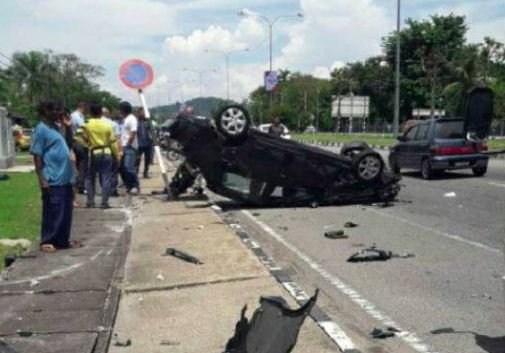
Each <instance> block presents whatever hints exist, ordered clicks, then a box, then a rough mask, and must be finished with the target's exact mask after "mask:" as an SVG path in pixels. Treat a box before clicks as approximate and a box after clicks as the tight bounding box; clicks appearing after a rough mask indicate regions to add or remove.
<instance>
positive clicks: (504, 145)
mask: <svg viewBox="0 0 505 353" xmlns="http://www.w3.org/2000/svg"><path fill="white" fill-rule="evenodd" d="M293 139H294V140H297V141H300V142H304V141H317V142H330V143H349V142H353V141H364V142H366V143H368V144H369V145H379V146H386V147H389V146H393V145H394V144H396V143H397V140H396V139H395V138H393V137H392V136H380V135H367V134H332V133H327V134H297V135H293ZM487 145H488V147H489V149H490V150H492V151H496V150H505V139H499V140H498V139H492V140H488V141H487Z"/></svg>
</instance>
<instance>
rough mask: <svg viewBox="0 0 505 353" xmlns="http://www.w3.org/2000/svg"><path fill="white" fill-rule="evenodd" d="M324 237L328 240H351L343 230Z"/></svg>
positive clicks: (325, 234) (327, 233) (331, 231)
mask: <svg viewBox="0 0 505 353" xmlns="http://www.w3.org/2000/svg"><path fill="white" fill-rule="evenodd" d="M324 237H325V238H328V239H334V240H336V239H349V236H348V235H346V234H345V233H344V231H343V230H330V231H328V232H325V233H324Z"/></svg>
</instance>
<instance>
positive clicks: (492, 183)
mask: <svg viewBox="0 0 505 353" xmlns="http://www.w3.org/2000/svg"><path fill="white" fill-rule="evenodd" d="M488 184H489V185H493V186H498V187H500V188H505V184H500V183H494V182H492V181H490V182H488Z"/></svg>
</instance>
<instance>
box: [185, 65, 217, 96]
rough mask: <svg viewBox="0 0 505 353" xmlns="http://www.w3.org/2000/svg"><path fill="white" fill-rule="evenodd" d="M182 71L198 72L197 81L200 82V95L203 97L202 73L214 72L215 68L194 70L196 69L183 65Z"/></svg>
mask: <svg viewBox="0 0 505 353" xmlns="http://www.w3.org/2000/svg"><path fill="white" fill-rule="evenodd" d="M182 70H183V71H190V72H194V73H196V74H198V77H199V82H200V97H201V98H203V75H205V74H207V73H211V72H216V70H215V69H212V70H196V69H188V68H187V67H184V68H183V69H182Z"/></svg>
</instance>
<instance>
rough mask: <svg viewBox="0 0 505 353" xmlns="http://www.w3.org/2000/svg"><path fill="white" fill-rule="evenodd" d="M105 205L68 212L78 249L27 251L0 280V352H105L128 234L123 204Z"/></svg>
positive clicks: (118, 200)
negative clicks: (42, 251)
mask: <svg viewBox="0 0 505 353" xmlns="http://www.w3.org/2000/svg"><path fill="white" fill-rule="evenodd" d="M81 201H83V200H81ZM113 202H114V204H115V206H116V207H115V208H113V209H110V210H107V211H103V210H100V209H92V210H89V209H84V208H76V210H75V212H74V224H73V232H72V233H73V239H77V240H80V241H82V243H83V244H84V245H85V246H84V247H83V248H81V249H74V250H65V251H58V252H56V253H54V254H46V253H41V252H40V251H38V250H32V251H30V252H29V253H27V254H25V255H24V256H23V257H22V258H20V259H18V260H17V261H16V262H15V263H14V265H12V266H11V267H10V268H9V269H8V270H6V271H5V272H4V273H3V280H2V281H0V352H1V353H35V352H36V353H70V352H76V353H77V352H78V353H102V352H106V349H107V345H108V342H109V336H110V332H111V326H112V323H113V320H114V317H115V312H116V310H117V303H118V299H119V291H118V289H117V283H118V282H119V281H120V280H121V277H122V272H121V269H122V268H123V267H124V260H125V259H126V253H127V249H128V242H129V234H130V231H131V219H130V214H131V210H130V209H125V208H120V207H121V206H120V205H121V204H124V203H125V200H124V199H123V198H119V199H114V200H113ZM82 203H84V202H82Z"/></svg>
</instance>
